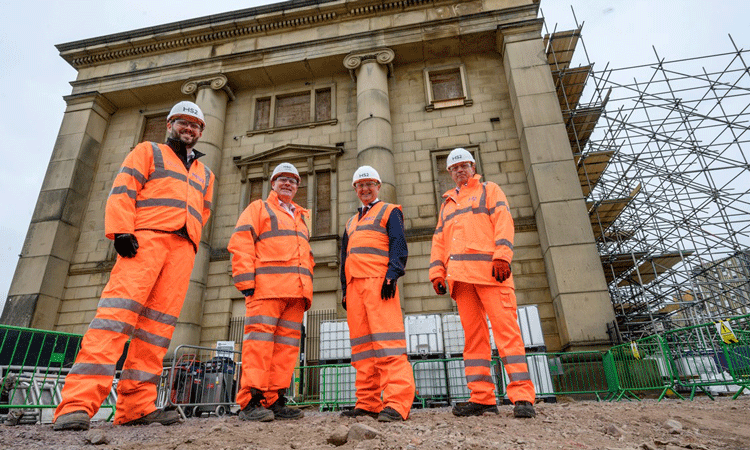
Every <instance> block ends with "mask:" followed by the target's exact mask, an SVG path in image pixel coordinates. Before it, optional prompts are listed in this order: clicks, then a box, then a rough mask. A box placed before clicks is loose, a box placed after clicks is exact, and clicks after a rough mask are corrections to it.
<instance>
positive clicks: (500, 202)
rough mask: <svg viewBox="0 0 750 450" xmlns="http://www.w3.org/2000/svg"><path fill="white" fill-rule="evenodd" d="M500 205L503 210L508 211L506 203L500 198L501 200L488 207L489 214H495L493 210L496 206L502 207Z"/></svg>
mask: <svg viewBox="0 0 750 450" xmlns="http://www.w3.org/2000/svg"><path fill="white" fill-rule="evenodd" d="M502 207H505V210H506V211H508V212H510V208H508V204H507V203H505V202H504V201H502V200H501V201H499V202H497V203H495V206H493V207H492V208H490V214H495V210H496V209H497V208H502Z"/></svg>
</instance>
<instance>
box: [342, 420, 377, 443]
mask: <svg viewBox="0 0 750 450" xmlns="http://www.w3.org/2000/svg"><path fill="white" fill-rule="evenodd" d="M379 434H380V432H379V431H378V430H376V429H375V428H372V427H370V426H367V425H365V424H362V423H355V424H354V425H352V427H351V428H349V434H348V441H362V440H365V439H374V438H375V437H377V436H378V435H379Z"/></svg>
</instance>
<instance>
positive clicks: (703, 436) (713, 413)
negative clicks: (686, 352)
mask: <svg viewBox="0 0 750 450" xmlns="http://www.w3.org/2000/svg"><path fill="white" fill-rule="evenodd" d="M536 410H537V417H536V418H534V419H515V418H513V416H512V407H511V406H509V405H508V406H501V407H500V414H498V415H494V414H486V415H484V416H481V417H470V418H458V417H454V416H453V415H452V414H451V412H450V408H446V407H442V408H430V409H414V410H412V413H411V416H410V418H409V420H407V421H406V422H403V423H380V422H377V421H375V420H373V419H370V418H367V417H360V418H357V419H347V418H342V417H340V416H339V414H338V413H335V412H321V411H317V410H315V409H312V408H308V409H306V410H305V417H304V418H303V419H301V420H296V421H274V422H269V423H250V422H242V421H240V420H239V419H238V418H237V416H234V415H228V416H224V417H213V416H212V417H206V416H204V417H202V418H195V417H193V418H189V419H188V420H187V421H185V422H183V423H180V424H177V425H172V426H168V427H164V426H161V425H150V426H142V427H119V426H113V425H112V424H111V423H98V422H97V423H93V424H92V427H91V430H89V431H86V432H76V431H64V432H56V431H53V430H52V425H49V424H45V425H17V426H3V427H0V449H6V448H7V449H51V450H62V449H81V448H89V449H93V448H99V449H118V450H146V449H160V450H173V449H175V450H187V449H207V450H208V449H211V450H221V449H323V448H326V449H330V448H340V449H362V450H367V449H371V450H376V449H405V450H407V449H408V450H421V449H425V450H443V449H445V450H449V449H450V450H463V449H466V450H468V449H475V450H480V449H498V450H499V449H529V450H531V449H541V450H551V449H576V450H577V449H604V450H606V449H647V450H648V449H665V450H677V449H685V448H687V449H750V419H749V417H750V396H748V395H745V396H741V397H740V398H739V399H737V400H731V398H729V397H717V398H716V400H715V401H712V400H710V399H709V398H706V397H698V398H696V399H695V400H693V401H685V400H675V399H664V400H662V401H661V402H657V401H656V400H653V399H647V400H641V401H621V402H617V403H610V402H595V401H574V400H572V399H568V398H559V399H558V402H557V403H539V404H537V405H536Z"/></svg>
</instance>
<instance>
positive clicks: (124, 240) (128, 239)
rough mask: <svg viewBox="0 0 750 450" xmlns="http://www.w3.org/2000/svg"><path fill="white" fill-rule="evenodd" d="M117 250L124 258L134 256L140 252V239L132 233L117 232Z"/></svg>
mask: <svg viewBox="0 0 750 450" xmlns="http://www.w3.org/2000/svg"><path fill="white" fill-rule="evenodd" d="M115 251H116V252H117V254H118V255H120V256H122V257H123V258H132V257H133V256H135V254H136V253H138V239H136V238H135V236H134V235H132V234H130V233H124V234H115Z"/></svg>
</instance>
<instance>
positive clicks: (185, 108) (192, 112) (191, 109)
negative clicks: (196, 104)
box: [182, 106, 198, 114]
mask: <svg viewBox="0 0 750 450" xmlns="http://www.w3.org/2000/svg"><path fill="white" fill-rule="evenodd" d="M185 111H187V112H189V113H191V114H198V110H197V109H195V108H190V107H189V106H183V107H182V112H185Z"/></svg>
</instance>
